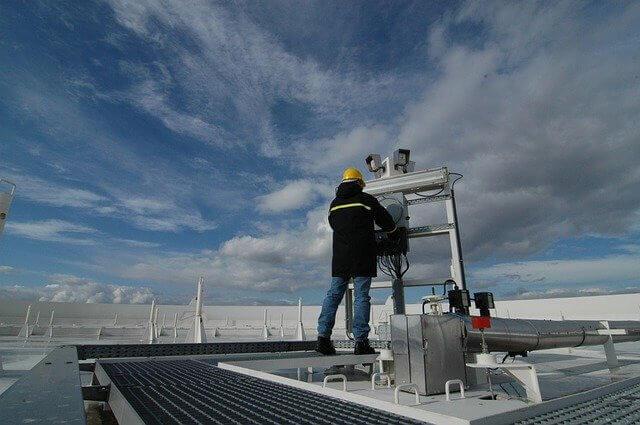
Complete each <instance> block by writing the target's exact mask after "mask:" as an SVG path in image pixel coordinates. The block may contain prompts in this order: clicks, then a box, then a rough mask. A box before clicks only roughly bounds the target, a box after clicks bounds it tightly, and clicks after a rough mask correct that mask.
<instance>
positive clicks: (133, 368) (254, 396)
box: [102, 360, 422, 425]
mask: <svg viewBox="0 0 640 425" xmlns="http://www.w3.org/2000/svg"><path fill="white" fill-rule="evenodd" d="M102 367H103V368H104V370H105V372H106V373H107V374H108V375H109V377H110V379H111V380H112V382H113V384H114V385H116V386H117V387H118V389H119V390H120V392H121V393H122V394H123V395H124V396H125V397H126V398H127V401H128V402H129V403H130V404H131V406H132V407H133V408H134V409H135V410H136V412H137V413H138V414H139V415H140V417H142V419H143V420H144V421H145V423H148V424H186V423H189V424H191V423H201V424H274V425H280V424H314V425H315V424H363V425H364V424H418V423H422V422H419V421H414V420H411V419H408V418H405V417H402V416H398V415H394V414H390V413H387V412H384V411H381V410H377V409H373V408H369V407H366V406H362V405H359V404H356V403H352V402H347V401H344V400H339V399H336V398H333V397H328V396H324V395H321V394H316V393H312V392H309V391H304V390H301V389H298V388H293V387H289V386H287V385H283V384H279V383H275V382H270V381H266V380H264V379H259V378H255V377H252V376H247V375H243V374H240V373H236V372H232V371H228V370H225V369H220V368H217V367H215V366H212V365H210V364H207V363H204V362H200V361H196V360H169V361H145V362H125V363H103V364H102Z"/></svg>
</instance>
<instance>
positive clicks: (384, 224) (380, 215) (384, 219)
mask: <svg viewBox="0 0 640 425" xmlns="http://www.w3.org/2000/svg"><path fill="white" fill-rule="evenodd" d="M371 210H372V211H373V221H375V223H376V224H377V225H378V226H379V227H380V228H381V229H382V230H384V231H385V232H387V233H392V232H394V231H395V230H396V223H395V222H394V221H393V217H391V214H389V211H387V209H386V208H385V207H383V206H382V205H380V202H379V201H378V200H377V199H376V197H375V196H371Z"/></svg>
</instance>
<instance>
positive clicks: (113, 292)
mask: <svg viewBox="0 0 640 425" xmlns="http://www.w3.org/2000/svg"><path fill="white" fill-rule="evenodd" d="M0 298H4V299H19V300H38V301H52V302H74V303H109V304H149V303H150V302H151V300H152V299H153V298H155V295H154V293H153V292H152V291H151V289H149V288H146V287H132V286H124V285H113V284H103V283H98V282H95V281H93V280H91V279H85V278H81V277H77V276H72V275H64V274H59V275H53V276H51V277H50V278H49V281H48V283H47V284H45V285H44V286H40V287H26V286H22V285H13V286H0Z"/></svg>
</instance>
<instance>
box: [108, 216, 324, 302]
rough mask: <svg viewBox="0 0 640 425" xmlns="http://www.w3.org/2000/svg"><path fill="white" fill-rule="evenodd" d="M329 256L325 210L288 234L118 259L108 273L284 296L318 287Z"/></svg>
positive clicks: (279, 232)
mask: <svg viewBox="0 0 640 425" xmlns="http://www.w3.org/2000/svg"><path fill="white" fill-rule="evenodd" d="M330 253H331V230H330V227H329V224H328V221H327V214H326V210H325V209H324V208H320V209H316V210H312V211H310V212H309V213H308V214H307V219H306V222H305V223H304V224H302V225H300V226H297V227H294V228H289V227H284V228H279V229H274V228H272V229H271V231H270V232H267V233H264V234H262V235H259V236H249V235H244V236H238V237H235V238H232V239H230V240H228V241H226V242H225V243H223V244H222V246H221V247H220V249H218V250H216V251H210V250H208V251H201V252H195V253H188V252H187V253H185V252H183V253H166V254H159V255H156V254H154V255H145V256H139V257H133V258H126V257H125V258H121V259H120V258H119V259H118V263H119V265H117V266H115V268H113V269H112V271H113V272H115V273H118V275H119V276H121V277H123V278H127V279H135V280H146V281H156V282H171V283H177V284H192V282H194V281H195V279H196V278H197V277H198V276H205V279H206V280H207V283H208V285H209V286H211V287H214V288H219V289H220V288H236V289H247V290H256V291H261V292H272V291H285V292H286V291H292V290H296V289H299V288H305V287H315V286H319V285H324V284H325V280H326V276H328V270H329V264H330V261H329V260H330ZM105 260H106V261H107V262H109V263H110V264H111V262H112V261H113V259H105Z"/></svg>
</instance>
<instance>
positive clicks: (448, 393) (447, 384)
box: [444, 379, 465, 401]
mask: <svg viewBox="0 0 640 425" xmlns="http://www.w3.org/2000/svg"><path fill="white" fill-rule="evenodd" d="M451 384H458V386H459V387H460V399H463V398H465V396H464V382H462V380H461V379H450V380H448V381H447V382H445V383H444V393H445V394H446V396H447V401H451V390H450V387H451ZM460 399H459V400H460Z"/></svg>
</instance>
